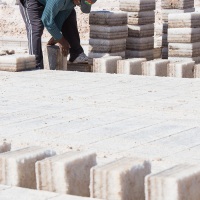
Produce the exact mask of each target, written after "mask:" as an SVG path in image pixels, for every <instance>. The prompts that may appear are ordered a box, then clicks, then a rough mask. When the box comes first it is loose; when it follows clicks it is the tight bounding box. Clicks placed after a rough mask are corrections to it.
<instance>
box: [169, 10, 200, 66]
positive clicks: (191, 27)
mask: <svg viewBox="0 0 200 200" xmlns="http://www.w3.org/2000/svg"><path fill="white" fill-rule="evenodd" d="M199 22H200V13H184V14H170V15H169V30H168V41H169V60H170V61H174V62H177V61H195V63H200V23H199Z"/></svg>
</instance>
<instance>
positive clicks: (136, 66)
mask: <svg viewBox="0 0 200 200" xmlns="http://www.w3.org/2000/svg"><path fill="white" fill-rule="evenodd" d="M145 61H146V59H145V58H133V59H127V60H118V62H117V73H118V74H133V75H142V62H145Z"/></svg>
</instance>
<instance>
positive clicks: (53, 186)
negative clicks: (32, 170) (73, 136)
mask: <svg viewBox="0 0 200 200" xmlns="http://www.w3.org/2000/svg"><path fill="white" fill-rule="evenodd" d="M95 165H96V154H95V153H93V152H68V153H65V154H61V155H57V156H54V157H51V158H47V159H45V160H42V161H38V162H37V163H36V177H37V189H38V190H46V191H52V192H58V193H64V194H71V195H78V196H85V197H89V195H90V192H89V183H90V169H91V168H92V167H93V166H95Z"/></svg>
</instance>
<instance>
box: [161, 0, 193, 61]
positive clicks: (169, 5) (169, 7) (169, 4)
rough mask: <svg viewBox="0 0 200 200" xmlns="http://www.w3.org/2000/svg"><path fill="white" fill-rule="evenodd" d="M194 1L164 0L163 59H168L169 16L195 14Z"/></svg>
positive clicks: (162, 4) (162, 10)
mask: <svg viewBox="0 0 200 200" xmlns="http://www.w3.org/2000/svg"><path fill="white" fill-rule="evenodd" d="M194 11H195V8H194V0H162V1H161V14H162V23H163V28H162V32H163V34H162V41H161V45H162V58H163V59H168V16H169V14H173V13H174V14H178V13H188V12H194Z"/></svg>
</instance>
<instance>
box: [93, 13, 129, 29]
mask: <svg viewBox="0 0 200 200" xmlns="http://www.w3.org/2000/svg"><path fill="white" fill-rule="evenodd" d="M89 24H93V25H109V26H121V25H126V24H127V13H125V12H111V11H92V12H91V13H90V16H89Z"/></svg>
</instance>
